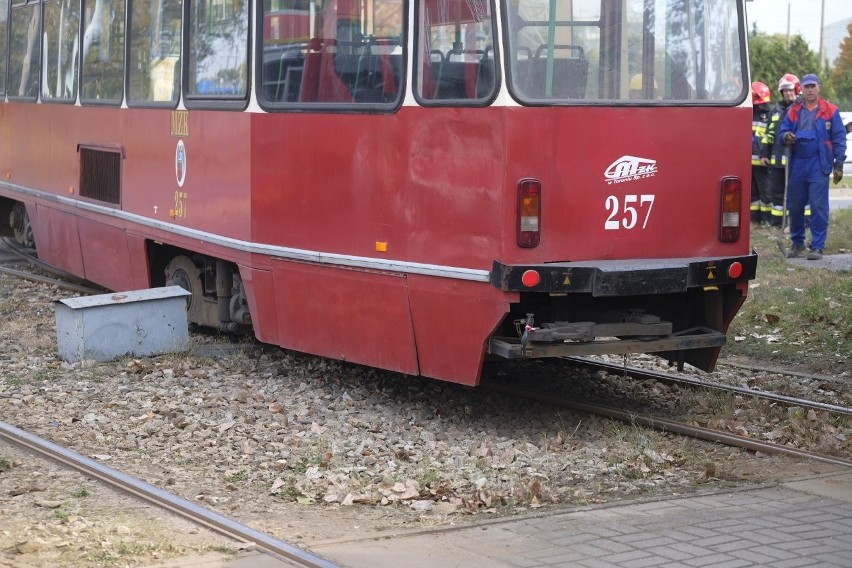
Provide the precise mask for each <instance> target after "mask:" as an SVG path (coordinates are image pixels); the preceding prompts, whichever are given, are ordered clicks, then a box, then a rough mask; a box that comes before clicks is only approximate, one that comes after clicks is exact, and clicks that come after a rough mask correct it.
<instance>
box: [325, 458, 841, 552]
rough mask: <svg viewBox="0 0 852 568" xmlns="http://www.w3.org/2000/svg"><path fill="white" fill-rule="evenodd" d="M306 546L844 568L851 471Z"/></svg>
mask: <svg viewBox="0 0 852 568" xmlns="http://www.w3.org/2000/svg"><path fill="white" fill-rule="evenodd" d="M311 549H312V551H314V552H316V553H317V554H320V555H322V556H324V557H326V558H328V559H330V560H332V561H335V562H338V563H340V564H341V565H342V566H346V567H349V568H361V567H363V568H396V567H398V566H412V567H414V566H420V567H429V568H438V567H440V568H446V567H468V566H493V567H539V566H542V567H544V566H580V567H589V568H593V567H610V568H621V567H623V568H649V567H654V568H655V567H671V566H712V567H713V568H721V567H730V568H734V567H740V566H742V567H745V566H765V567H778V568H782V567H802V566H820V567H826V568H829V567H836V568H849V567H850V566H852V473H845V472H842V473H838V474H836V475H830V476H825V477H819V478H814V479H810V480H800V481H794V482H790V483H785V484H781V485H778V486H769V487H760V488H754V489H744V490H738V491H733V492H725V493H718V494H713V495H706V496H696V497H682V498H673V499H667V500H662V501H655V502H642V503H633V504H627V505H620V506H619V505H616V506H602V507H589V508H584V509H581V510H576V511H571V512H563V513H554V514H551V515H544V516H541V517H532V518H525V519H516V520H511V521H505V522H501V521H495V522H493V523H492V524H489V525H485V526H477V527H473V528H467V529H457V530H453V531H443V532H441V531H437V532H432V533H424V534H420V535H413V536H404V537H397V538H394V539H390V538H389V539H385V540H381V541H378V540H377V541H371V542H355V543H336V544H334V543H331V544H326V545H315V546H313V547H311Z"/></svg>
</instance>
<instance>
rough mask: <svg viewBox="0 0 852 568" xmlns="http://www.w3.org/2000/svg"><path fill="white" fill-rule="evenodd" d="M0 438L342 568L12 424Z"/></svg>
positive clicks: (241, 536) (275, 550) (206, 522)
mask: <svg viewBox="0 0 852 568" xmlns="http://www.w3.org/2000/svg"><path fill="white" fill-rule="evenodd" d="M0 437H2V438H4V439H6V440H8V441H10V442H13V443H15V444H18V445H19V446H22V447H24V448H27V449H30V450H32V451H34V452H36V453H38V454H39V455H42V456H45V457H48V458H50V459H53V460H55V461H58V462H60V463H63V464H66V465H68V466H70V467H72V468H74V469H76V470H78V471H81V472H84V473H86V474H87V475H91V476H92V477H95V478H97V479H99V480H101V481H103V482H105V483H107V484H109V485H110V486H112V487H115V488H118V489H121V490H122V491H126V492H127V493H130V494H131V495H135V496H137V497H139V498H141V499H144V500H146V501H148V502H150V503H153V504H154V505H156V506H158V507H161V508H164V509H167V510H170V511H172V512H174V513H176V514H177V515H179V516H181V517H183V518H186V519H188V520H190V521H193V522H195V523H197V524H200V525H203V526H205V527H207V528H209V529H211V530H213V531H215V532H217V533H219V534H222V535H224V536H227V537H229V538H233V539H236V540H239V541H243V542H251V543H254V544H255V545H256V546H257V547H258V548H261V549H263V550H265V551H267V552H270V553H272V554H275V555H278V556H281V557H283V558H285V559H287V560H290V561H294V562H296V563H297V565H299V566H306V567H310V568H339V566H338V565H337V564H334V563H332V562H330V561H328V560H326V559H325V558H322V557H320V556H317V555H316V554H313V553H311V552H308V551H306V550H303V549H301V548H299V547H297V546H294V545H292V544H290V543H287V542H284V541H282V540H278V539H276V538H274V537H272V536H270V535H268V534H266V533H262V532H259V531H257V530H255V529H253V528H251V527H248V526H246V525H243V524H241V523H238V522H236V521H234V520H233V519H230V518H228V517H225V516H223V515H220V514H219V513H216V512H215V511H211V510H209V509H206V508H204V507H200V506H198V505H196V504H195V503H192V502H191V501H187V500H186V499H184V498H183V497H178V496H177V495H174V494H172V493H169V492H168V491H164V490H162V489H160V488H159V487H155V486H153V485H151V484H149V483H146V482H144V481H141V480H139V479H136V478H134V477H131V476H129V475H127V474H125V473H122V472H120V471H118V470H116V469H113V468H111V467H108V466H105V465H103V464H102V463H100V462H97V461H95V460H93V459H90V458H87V457H85V456H83V455H81V454H78V453H77V452H74V451H72V450H69V449H68V448H64V447H62V446H59V445H58V444H54V443H53V442H50V441H48V440H44V439H42V438H39V437H38V436H35V435H33V434H31V433H29V432H26V431H25V430H21V429H20V428H16V427H15V426H12V425H11V424H7V423H5V422H0Z"/></svg>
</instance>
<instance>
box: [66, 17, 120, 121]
mask: <svg viewBox="0 0 852 568" xmlns="http://www.w3.org/2000/svg"><path fill="white" fill-rule="evenodd" d="M104 1H106V0H104ZM111 1H117V2H119V3H120V4H122V5H123V7H124V12H123V14H122V17H121V18H113V19H112V21H113V22H116V25H118V24H120V25H121V28H120V29H119V30H118V33H120V38H121V46H118V47H117V48H116V49H115V52H116V55H120V56H121V73H120V76H119V77H111V78H110V79H111V80H113V81H115V79H118V81H116V84H118V85H120V91H121V92H120V93H118V97H117V98H103V99H102V98H98V97H92V96H87V93H86V86H87V85H90V84H91V83H92V82H90V81H87V78H88V76H87V73H86V71H87V70H89V69H91V66H90V65H87V62H88V61H87V60H88V53H86V51H85V41H86V40H85V38H86V28H87V22H86V18H87V16H88V13H87V10H88V8H89V5H90V4H91V5H95V0H82V5H81V9H80V18H81V26H80V29H81V34H82V37H83V45H81V47H80V52H81V56H80V79H79V80H80V86H79V87H78V89H77V96H78V98H79V100H80V104H81V105H86V106H121V104H122V102H123V101H124V98H125V93H126V90H125V89H126V82H127V3H128V0H111ZM112 33H114V32H113V31H112V30H111V31H110V34H112ZM115 74H116V75H119V74H118V73H115ZM103 75H104V74H103V73H102V74H101V76H103Z"/></svg>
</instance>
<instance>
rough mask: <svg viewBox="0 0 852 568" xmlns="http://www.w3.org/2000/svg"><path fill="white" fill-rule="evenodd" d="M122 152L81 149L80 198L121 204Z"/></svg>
mask: <svg viewBox="0 0 852 568" xmlns="http://www.w3.org/2000/svg"><path fill="white" fill-rule="evenodd" d="M121 154H122V153H121V151H120V150H102V149H94V148H86V147H83V146H81V147H80V196H82V197H88V198H89V199H97V200H98V201H104V202H106V203H114V204H116V205H119V204H120V203H121Z"/></svg>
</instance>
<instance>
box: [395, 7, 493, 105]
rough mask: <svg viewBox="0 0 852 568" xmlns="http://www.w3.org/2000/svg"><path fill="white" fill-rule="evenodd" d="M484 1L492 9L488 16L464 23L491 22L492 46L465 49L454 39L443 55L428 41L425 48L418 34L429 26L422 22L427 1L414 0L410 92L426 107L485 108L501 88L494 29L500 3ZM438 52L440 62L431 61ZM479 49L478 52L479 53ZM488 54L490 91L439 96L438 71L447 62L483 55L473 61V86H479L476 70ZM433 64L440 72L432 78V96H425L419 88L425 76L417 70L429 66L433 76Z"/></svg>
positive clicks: (439, 74) (422, 35)
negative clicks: (474, 80) (487, 17)
mask: <svg viewBox="0 0 852 568" xmlns="http://www.w3.org/2000/svg"><path fill="white" fill-rule="evenodd" d="M456 1H457V2H459V3H461V1H462V0H456ZM483 1H484V2H485V3H487V4H488V7H489V9H490V10H491V17H490V18H489V19H486V20H482V21H480V22H467V23H468V24H471V23H482V22H485V21H490V24H491V45H490V46H489V47H486V48H484V49H479V48H478V47H475V48H474V49H470V48H465V46H464V44H463V43H462V42H458V41H456V42H453V46H452V49H450V50H448V51H447V53H446V55H445V54H444V52H443V50H442V49H438V50H434V49H432V44H431V42H430V44H429V49H428V50H425V48H424V46H423V40H424V34H423V33H421V32H422V31H424V30H425V27H426V26H427V25H428V24H427V23H426V22H424V13H425V12H426V9H425V6H426V5H427V2H426V0H417V6H416V8H415V10H414V32H413V33H414V34H415V37H414V65H413V77H412V91H413V94H414V99H415V100H416V101H417V102H418V103H419V104H420V105H421V106H425V107H486V106H489V105H491V103H493V102H494V100H495V99H496V98H497V95H498V94H499V93H500V89H501V87H502V78H501V76H502V60H501V59H502V55H501V50H500V42H499V41H497V40H498V35H497V31H498V29H499V26H498V25H497V10H499V9H500V8H499V6H497V5H496V3H495V2H494V1H493V0H483ZM465 4H466V5H469V4H470V3H469V2H466V3H465ZM501 4H502V2H501ZM450 23H452V22H447V23H445V24H444V25H445V26H446V25H448V24H450ZM421 26H423V28H424V30H421ZM432 27H433V28H437V27H438V26H432ZM459 29H460V25H459ZM459 33H460V32H459ZM459 37H460V36H459ZM486 37H487V36H486ZM479 39H480V38H479V37H477V38H476V41H478V40H479ZM457 40H458V37H457ZM457 44H458V45H457ZM474 45H476V44H474ZM489 48H490V52H489ZM427 51H428V55H425V54H426V53H427ZM439 52H440V57H441V61H440V62H437V61H435V62H433V61H432V56H433V54H434V55H438V53H439ZM479 52H481V54H480V53H479ZM489 53H490V58H491V59H492V61H493V81H494V83H493V85H492V86H491V91H490V93H488V94H487V96H483V97H441V96H439V95H440V90H441V77H440V76H441V74H442V72H441V71H442V70H443V67H444V65H445V64H447V63H449V62H450V61H449V60H450V59H451V58H452V57H453V56H461V57H462V58H465V57H468V58H469V57H470V55H473V56H474V57H475V56H476V55H482V58H481V59H480V60H479V61H475V63H477V83H476V86H475V87H474V88H475V89H478V78H479V72H480V70H481V67H480V65H482V61H483V60H487V59H488V57H489ZM424 55H425V56H426V57H428V58H429V59H428V60H424ZM463 62H464V63H470V61H469V59H468V60H464V61H463ZM432 63H439V69H440V70H441V71H439V73H438V77H437V78H435V91H434V92H435V96H433V97H424V96H423V94H422V87H424V86H425V80H423V79H421V77H423V76H424V73H423V72H419V71H418V70H421V69H425V68H426V67H424V66H428V67H429V68H430V73H433V75H434V72H433V71H431V67H432ZM458 87H459V85H456V86H455V87H454V88H458ZM463 87H464V88H465V90H466V89H467V86H466V85H464V86H463Z"/></svg>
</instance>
